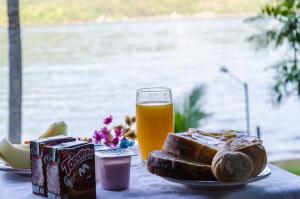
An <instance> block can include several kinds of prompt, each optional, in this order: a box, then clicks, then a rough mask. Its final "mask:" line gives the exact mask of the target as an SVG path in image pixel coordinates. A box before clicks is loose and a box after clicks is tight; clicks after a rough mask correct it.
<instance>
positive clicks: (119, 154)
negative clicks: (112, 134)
mask: <svg viewBox="0 0 300 199" xmlns="http://www.w3.org/2000/svg"><path fill="white" fill-rule="evenodd" d="M134 155H135V153H134V152H133V151H131V150H129V149H120V148H117V149H104V150H99V151H97V152H96V176H97V177H96V178H97V181H98V182H99V181H100V184H101V186H102V188H103V189H105V190H110V191H120V190H125V189H128V187H129V183H130V164H131V156H134Z"/></svg>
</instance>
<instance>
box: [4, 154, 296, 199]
mask: <svg viewBox="0 0 300 199" xmlns="http://www.w3.org/2000/svg"><path fill="white" fill-rule="evenodd" d="M270 167H271V169H272V174H271V175H270V176H269V177H268V178H266V179H264V180H262V181H259V182H254V183H251V184H248V185H247V186H246V187H243V188H240V189H234V190H230V191H201V190H199V191H197V190H192V189H189V188H187V187H185V186H183V185H180V184H176V183H172V182H168V181H166V180H164V179H163V178H160V177H158V176H155V175H152V174H150V173H149V172H148V171H147V169H146V166H145V165H143V164H141V161H140V159H139V157H133V164H132V167H131V185H130V189H129V190H126V191H122V192H112V191H104V190H102V189H101V187H100V184H99V183H98V184H97V199H101V198H105V199H109V198H121V199H127V198H138V199H140V198H151V199H156V198H163V199H166V198H173V199H175V198H176V199H177V198H188V199H190V198H197V199H213V198H220V199H235V198H236V199H241V198H243V199H253V198H255V199H299V198H300V178H299V177H298V176H295V175H293V174H290V173H288V172H286V171H284V170H282V169H279V168H277V167H274V166H271V165H270ZM0 193H1V194H0V199H11V198H14V199H31V198H32V199H39V198H42V197H39V196H36V195H34V194H32V192H31V182H30V178H27V177H19V176H16V175H12V174H7V173H5V172H2V171H1V172H0Z"/></svg>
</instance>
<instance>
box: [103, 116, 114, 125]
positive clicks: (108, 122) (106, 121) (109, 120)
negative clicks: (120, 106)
mask: <svg viewBox="0 0 300 199" xmlns="http://www.w3.org/2000/svg"><path fill="white" fill-rule="evenodd" d="M112 120H113V117H112V116H111V115H110V116H109V117H107V118H105V119H104V120H103V123H104V124H105V125H109V124H110V123H111V122H112Z"/></svg>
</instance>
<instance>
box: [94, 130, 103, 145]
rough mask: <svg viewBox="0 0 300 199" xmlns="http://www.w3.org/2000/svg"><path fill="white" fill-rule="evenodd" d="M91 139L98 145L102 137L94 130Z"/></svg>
mask: <svg viewBox="0 0 300 199" xmlns="http://www.w3.org/2000/svg"><path fill="white" fill-rule="evenodd" d="M93 138H94V140H95V142H96V143H100V142H101V140H102V139H103V136H102V135H101V132H100V131H97V130H95V132H94V135H93Z"/></svg>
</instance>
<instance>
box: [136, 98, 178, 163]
mask: <svg viewBox="0 0 300 199" xmlns="http://www.w3.org/2000/svg"><path fill="white" fill-rule="evenodd" d="M136 106H137V107H136V116H137V123H136V124H137V126H136V127H137V135H138V143H139V146H140V154H141V157H142V159H143V160H147V158H148V154H149V153H150V152H151V151H153V150H158V149H162V147H163V144H164V142H165V139H166V137H167V134H168V133H173V132H174V115H173V104H172V103H144V104H137V105H136Z"/></svg>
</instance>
